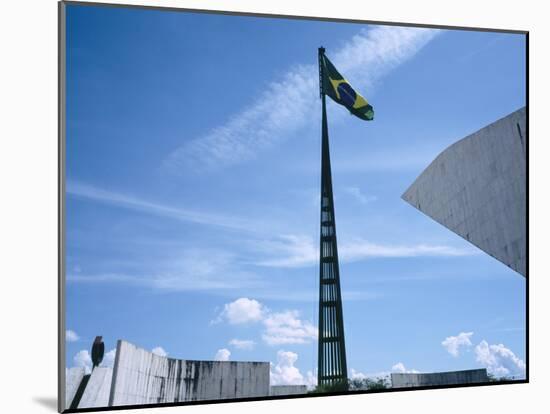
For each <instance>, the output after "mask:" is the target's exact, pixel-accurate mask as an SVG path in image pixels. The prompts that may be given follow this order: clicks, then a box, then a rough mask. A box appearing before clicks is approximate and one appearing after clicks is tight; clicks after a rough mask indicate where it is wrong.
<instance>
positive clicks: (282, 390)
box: [269, 385, 307, 395]
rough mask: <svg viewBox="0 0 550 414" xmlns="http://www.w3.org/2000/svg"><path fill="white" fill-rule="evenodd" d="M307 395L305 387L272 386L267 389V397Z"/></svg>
mask: <svg viewBox="0 0 550 414" xmlns="http://www.w3.org/2000/svg"><path fill="white" fill-rule="evenodd" d="M305 393H307V386H305V385H272V386H271V387H269V395H292V394H305Z"/></svg>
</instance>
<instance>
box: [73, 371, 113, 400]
mask: <svg viewBox="0 0 550 414" xmlns="http://www.w3.org/2000/svg"><path fill="white" fill-rule="evenodd" d="M112 378H113V369H112V368H104V367H96V368H94V370H93V371H92V375H91V376H90V379H89V380H88V384H86V389H85V390H84V394H82V398H81V399H80V403H79V404H78V408H89V407H107V406H108V405H109V396H110V394H111V379H112Z"/></svg>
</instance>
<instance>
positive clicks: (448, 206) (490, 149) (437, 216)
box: [402, 108, 527, 277]
mask: <svg viewBox="0 0 550 414" xmlns="http://www.w3.org/2000/svg"><path fill="white" fill-rule="evenodd" d="M526 140H527V132H526V110H525V108H521V109H519V110H517V111H515V112H513V113H511V114H509V115H508V116H506V117H504V118H502V119H500V120H498V121H496V122H494V123H492V124H490V125H487V126H486V127H484V128H482V129H480V130H479V131H477V132H475V133H473V134H471V135H469V136H467V137H465V138H463V139H461V140H460V141H458V142H456V143H455V144H453V145H451V146H450V147H448V148H447V149H446V150H444V151H443V152H442V153H441V154H439V155H438V156H437V157H436V159H435V160H434V161H433V162H432V163H431V164H430V165H429V166H428V167H427V168H426V169H425V170H424V171H423V172H422V174H420V176H419V177H418V178H417V179H416V180H415V182H414V183H413V184H412V185H411V186H410V187H409V189H408V190H407V191H405V193H404V194H403V195H402V198H403V199H404V200H405V201H407V202H408V203H409V204H411V205H412V206H413V207H415V208H417V209H418V210H420V211H421V212H423V213H424V214H426V215H427V216H429V217H431V218H432V219H434V220H435V221H437V222H438V223H440V224H442V225H443V226H445V227H447V228H448V229H449V230H451V231H453V232H455V233H456V234H458V235H459V236H461V237H463V238H464V239H466V240H468V241H469V242H470V243H472V244H473V245H475V246H477V247H478V248H480V249H481V250H483V251H484V252H485V253H487V254H489V255H491V256H492V257H494V258H495V259H497V260H499V261H501V262H502V263H504V264H505V265H506V266H508V267H510V268H511V269H513V270H515V271H516V272H518V273H520V274H521V275H523V276H525V277H526V276H527V238H526V230H527V228H526V227H527V225H526V218H527V198H526V187H527V182H526V151H527V148H526Z"/></svg>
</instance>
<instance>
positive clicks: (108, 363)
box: [100, 348, 116, 368]
mask: <svg viewBox="0 0 550 414" xmlns="http://www.w3.org/2000/svg"><path fill="white" fill-rule="evenodd" d="M115 357H116V348H113V349H111V350H110V351H109V352H107V353H105V355H103V361H101V364H100V365H101V366H102V367H109V368H112V367H113V365H114V364H115Z"/></svg>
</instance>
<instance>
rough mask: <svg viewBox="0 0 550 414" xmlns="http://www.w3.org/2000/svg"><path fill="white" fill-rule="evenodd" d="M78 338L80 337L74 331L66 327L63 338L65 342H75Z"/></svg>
mask: <svg viewBox="0 0 550 414" xmlns="http://www.w3.org/2000/svg"><path fill="white" fill-rule="evenodd" d="M79 339H80V336H78V335H77V333H76V332H75V331H71V330H70V329H67V330H66V331H65V340H66V341H67V342H76V341H78V340H79Z"/></svg>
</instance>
